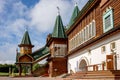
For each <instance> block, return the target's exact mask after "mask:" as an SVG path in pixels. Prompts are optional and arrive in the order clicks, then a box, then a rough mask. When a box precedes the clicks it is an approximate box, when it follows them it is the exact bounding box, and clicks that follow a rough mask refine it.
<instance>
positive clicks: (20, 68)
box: [19, 64, 22, 76]
mask: <svg viewBox="0 0 120 80" xmlns="http://www.w3.org/2000/svg"><path fill="white" fill-rule="evenodd" d="M21 73H22V66H21V64H19V76H21Z"/></svg>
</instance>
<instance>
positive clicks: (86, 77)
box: [65, 70, 120, 80]
mask: <svg viewBox="0 0 120 80" xmlns="http://www.w3.org/2000/svg"><path fill="white" fill-rule="evenodd" d="M65 80H120V70H104V71H87V72H77V73H74V74H71V75H70V76H67V77H66V79H65Z"/></svg>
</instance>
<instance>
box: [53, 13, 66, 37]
mask: <svg viewBox="0 0 120 80" xmlns="http://www.w3.org/2000/svg"><path fill="white" fill-rule="evenodd" d="M52 37H55V38H66V34H65V30H64V26H63V22H62V19H61V16H60V15H58V16H57V17H56V21H55V25H54V30H53V33H52Z"/></svg>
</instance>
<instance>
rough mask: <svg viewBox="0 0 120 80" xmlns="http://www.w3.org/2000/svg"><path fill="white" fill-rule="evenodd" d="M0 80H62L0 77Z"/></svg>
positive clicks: (57, 79) (59, 79) (55, 79)
mask: <svg viewBox="0 0 120 80" xmlns="http://www.w3.org/2000/svg"><path fill="white" fill-rule="evenodd" d="M0 80H63V79H62V78H49V77H19V78H12V77H0Z"/></svg>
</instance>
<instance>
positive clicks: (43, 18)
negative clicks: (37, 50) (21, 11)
mask: <svg viewBox="0 0 120 80" xmlns="http://www.w3.org/2000/svg"><path fill="white" fill-rule="evenodd" d="M57 6H59V7H60V12H61V16H62V17H65V18H67V17H66V16H67V15H66V13H68V12H69V11H70V9H69V8H70V7H71V4H69V1H64V0H40V1H39V3H38V4H37V5H36V6H35V7H34V8H33V9H32V10H31V12H30V17H31V19H32V21H31V24H32V25H33V26H35V28H37V29H38V30H39V31H40V32H48V31H51V30H52V28H53V27H54V23H55V18H56V15H57V8H56V7H57Z"/></svg>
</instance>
